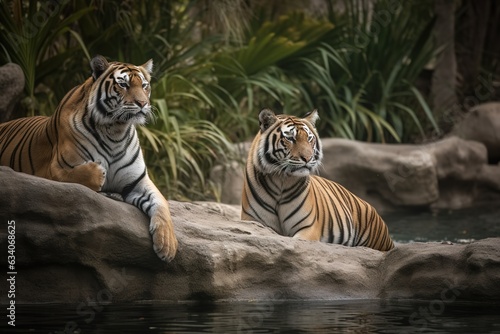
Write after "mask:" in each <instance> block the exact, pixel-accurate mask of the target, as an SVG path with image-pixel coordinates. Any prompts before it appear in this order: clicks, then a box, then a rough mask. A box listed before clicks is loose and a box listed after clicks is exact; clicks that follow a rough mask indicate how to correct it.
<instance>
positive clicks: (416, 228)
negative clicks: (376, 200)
mask: <svg viewBox="0 0 500 334" xmlns="http://www.w3.org/2000/svg"><path fill="white" fill-rule="evenodd" d="M382 218H383V219H384V220H385V222H386V224H387V226H388V228H389V233H390V234H391V237H392V238H393V239H394V240H395V241H397V242H412V241H417V242H427V241H438V242H441V241H451V242H454V243H470V242H472V241H474V240H479V239H485V238H490V237H500V206H499V207H493V206H491V207H483V208H474V209H463V210H455V211H441V212H437V213H431V212H415V213H409V212H404V213H403V212H400V213H387V214H383V215H382Z"/></svg>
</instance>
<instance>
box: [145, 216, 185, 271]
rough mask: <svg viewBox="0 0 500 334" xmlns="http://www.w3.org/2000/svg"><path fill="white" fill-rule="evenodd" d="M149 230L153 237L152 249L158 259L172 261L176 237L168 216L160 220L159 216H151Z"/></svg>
mask: <svg viewBox="0 0 500 334" xmlns="http://www.w3.org/2000/svg"><path fill="white" fill-rule="evenodd" d="M149 232H150V233H151V236H152V238H153V249H154V251H155V252H156V254H157V255H158V257H159V258H160V259H162V260H163V261H166V262H170V261H172V259H173V258H174V257H175V254H176V252H177V244H178V243H177V238H176V237H175V233H174V227H173V224H172V222H171V220H170V217H169V218H167V219H166V220H162V219H161V218H159V217H153V218H151V224H150V226H149Z"/></svg>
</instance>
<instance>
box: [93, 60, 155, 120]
mask: <svg viewBox="0 0 500 334" xmlns="http://www.w3.org/2000/svg"><path fill="white" fill-rule="evenodd" d="M90 67H91V69H92V78H93V84H92V91H91V95H90V99H89V109H90V110H91V112H92V113H93V115H92V118H93V120H94V121H95V122H96V124H99V125H104V126H111V125H121V124H144V123H146V122H147V120H148V119H149V118H150V117H151V115H152V112H151V104H150V102H149V97H150V95H151V87H150V84H149V82H150V80H151V73H152V70H153V61H152V60H149V61H148V62H146V63H145V64H143V65H141V66H136V65H132V64H126V63H120V62H108V61H107V60H106V59H105V58H104V57H102V56H96V57H94V58H93V59H92V60H91V62H90Z"/></svg>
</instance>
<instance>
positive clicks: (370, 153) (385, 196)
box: [212, 136, 500, 212]
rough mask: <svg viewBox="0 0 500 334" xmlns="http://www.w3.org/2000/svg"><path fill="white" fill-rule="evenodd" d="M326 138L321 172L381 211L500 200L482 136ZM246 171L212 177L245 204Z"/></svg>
mask: <svg viewBox="0 0 500 334" xmlns="http://www.w3.org/2000/svg"><path fill="white" fill-rule="evenodd" d="M322 143H323V152H324V158H323V164H322V166H321V167H320V169H319V174H320V175H321V176H323V177H325V178H327V179H330V180H333V181H335V182H338V183H340V184H342V185H343V186H345V187H346V188H347V189H349V190H350V191H352V192H353V193H355V194H356V195H358V196H359V197H361V198H363V199H364V200H366V201H368V202H369V203H371V204H372V205H373V206H374V207H375V208H376V209H377V210H378V211H380V212H388V211H395V210H401V209H409V208H425V209H431V210H439V209H460V208H466V207H471V206H474V205H477V204H483V203H484V202H485V201H489V202H491V201H498V200H500V166H498V165H489V164H488V157H487V151H486V148H485V146H484V145H483V144H482V143H479V142H477V141H472V140H464V139H460V138H458V137H454V136H452V137H449V138H445V139H442V140H439V141H436V142H433V143H429V144H423V145H411V144H407V145H401V144H374V143H364V142H359V141H354V140H347V139H340V138H325V139H322ZM241 147H243V146H241ZM242 154H243V153H242ZM244 156H246V152H245V153H244ZM242 159H243V156H242ZM243 175H244V174H243V167H242V166H241V164H240V165H238V164H236V163H233V164H229V165H228V166H218V167H216V168H215V169H214V172H213V173H212V180H214V182H216V183H219V184H221V189H222V190H223V191H222V195H221V200H222V202H224V203H228V204H238V203H240V199H241V189H242V186H243V185H242V182H243Z"/></svg>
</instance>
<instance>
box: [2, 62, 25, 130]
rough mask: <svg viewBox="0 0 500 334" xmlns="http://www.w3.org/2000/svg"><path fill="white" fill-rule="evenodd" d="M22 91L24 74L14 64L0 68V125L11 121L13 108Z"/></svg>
mask: <svg viewBox="0 0 500 334" xmlns="http://www.w3.org/2000/svg"><path fill="white" fill-rule="evenodd" d="M23 89H24V73H23V70H22V69H21V67H20V66H19V65H17V64H14V63H8V64H5V65H4V66H0V92H2V93H1V94H0V123H3V122H5V121H8V120H11V119H12V115H13V111H14V106H15V105H16V103H17V102H18V101H19V98H20V97H21V94H22V92H23Z"/></svg>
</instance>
